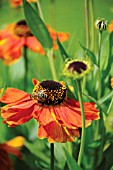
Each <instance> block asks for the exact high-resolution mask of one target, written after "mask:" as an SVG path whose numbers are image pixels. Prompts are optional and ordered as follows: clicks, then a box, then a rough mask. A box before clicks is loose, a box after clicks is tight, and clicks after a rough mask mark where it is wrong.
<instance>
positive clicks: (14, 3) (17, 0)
mask: <svg viewBox="0 0 113 170" xmlns="http://www.w3.org/2000/svg"><path fill="white" fill-rule="evenodd" d="M26 1H28V2H37V0H26ZM9 3H10V5H11V7H13V8H17V7H18V6H21V5H22V0H9Z"/></svg>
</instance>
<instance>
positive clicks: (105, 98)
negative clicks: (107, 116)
mask: <svg viewBox="0 0 113 170" xmlns="http://www.w3.org/2000/svg"><path fill="white" fill-rule="evenodd" d="M112 97H113V90H112V92H110V93H109V94H107V95H106V96H104V97H102V98H101V99H100V100H99V101H98V102H99V103H100V104H102V103H104V102H105V101H106V100H108V99H110V98H112Z"/></svg>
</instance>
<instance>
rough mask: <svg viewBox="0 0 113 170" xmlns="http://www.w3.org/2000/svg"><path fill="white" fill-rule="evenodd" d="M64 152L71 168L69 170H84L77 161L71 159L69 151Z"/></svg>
mask: <svg viewBox="0 0 113 170" xmlns="http://www.w3.org/2000/svg"><path fill="white" fill-rule="evenodd" d="M64 152H65V155H66V158H67V164H68V167H69V170H74V169H76V170H82V169H81V168H80V167H79V166H78V164H77V162H76V160H74V159H73V157H71V155H70V154H69V153H68V151H67V150H66V149H65V148H64Z"/></svg>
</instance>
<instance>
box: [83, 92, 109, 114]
mask: <svg viewBox="0 0 113 170" xmlns="http://www.w3.org/2000/svg"><path fill="white" fill-rule="evenodd" d="M83 95H84V96H86V97H87V98H88V99H90V100H92V101H93V102H94V103H96V105H97V106H98V107H99V108H100V109H101V110H102V112H104V114H105V115H106V116H108V115H107V111H106V110H105V108H103V107H102V106H101V104H100V103H99V101H97V100H96V99H94V98H93V97H92V96H89V95H86V94H84V93H83Z"/></svg>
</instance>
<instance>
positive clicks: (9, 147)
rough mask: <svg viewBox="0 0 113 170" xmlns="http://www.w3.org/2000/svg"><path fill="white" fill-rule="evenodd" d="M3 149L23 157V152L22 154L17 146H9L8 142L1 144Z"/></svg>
mask: <svg viewBox="0 0 113 170" xmlns="http://www.w3.org/2000/svg"><path fill="white" fill-rule="evenodd" d="M1 149H2V150H4V151H6V152H7V153H10V154H12V155H14V156H17V157H19V158H22V154H21V152H20V150H19V149H17V148H15V147H12V146H9V145H7V144H0V150H1Z"/></svg>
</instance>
